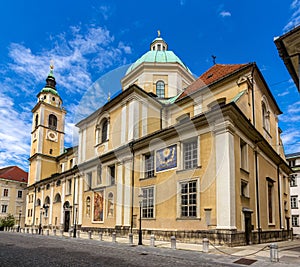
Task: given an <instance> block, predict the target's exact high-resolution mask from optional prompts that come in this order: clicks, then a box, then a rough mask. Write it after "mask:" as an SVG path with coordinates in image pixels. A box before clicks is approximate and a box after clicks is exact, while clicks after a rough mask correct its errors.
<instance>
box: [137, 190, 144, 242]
mask: <svg viewBox="0 0 300 267" xmlns="http://www.w3.org/2000/svg"><path fill="white" fill-rule="evenodd" d="M143 197H144V196H143V193H142V191H140V193H139V195H138V198H139V203H140V227H139V242H138V245H143V242H142V240H143V233H142V204H143Z"/></svg>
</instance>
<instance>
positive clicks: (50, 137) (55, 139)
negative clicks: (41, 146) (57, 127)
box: [47, 131, 57, 142]
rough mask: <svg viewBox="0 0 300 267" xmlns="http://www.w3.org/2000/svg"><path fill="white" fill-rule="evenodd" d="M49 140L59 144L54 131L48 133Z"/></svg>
mask: <svg viewBox="0 0 300 267" xmlns="http://www.w3.org/2000/svg"><path fill="white" fill-rule="evenodd" d="M47 139H48V140H50V141H53V142H57V133H56V132H53V131H48V132H47Z"/></svg>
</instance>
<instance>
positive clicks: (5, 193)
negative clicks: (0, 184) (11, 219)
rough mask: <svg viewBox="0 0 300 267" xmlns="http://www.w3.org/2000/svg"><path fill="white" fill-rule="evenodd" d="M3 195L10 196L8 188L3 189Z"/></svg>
mask: <svg viewBox="0 0 300 267" xmlns="http://www.w3.org/2000/svg"><path fill="white" fill-rule="evenodd" d="M3 196H4V197H8V189H7V188H4V189H3Z"/></svg>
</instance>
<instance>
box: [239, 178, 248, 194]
mask: <svg viewBox="0 0 300 267" xmlns="http://www.w3.org/2000/svg"><path fill="white" fill-rule="evenodd" d="M241 196H242V197H249V184H248V182H247V181H244V180H242V181H241Z"/></svg>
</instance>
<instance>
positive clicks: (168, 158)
mask: <svg viewBox="0 0 300 267" xmlns="http://www.w3.org/2000/svg"><path fill="white" fill-rule="evenodd" d="M175 167H177V145H172V146H168V147H166V148H163V149H160V150H157V151H156V171H157V172H159V171H163V170H167V169H172V168H175Z"/></svg>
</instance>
